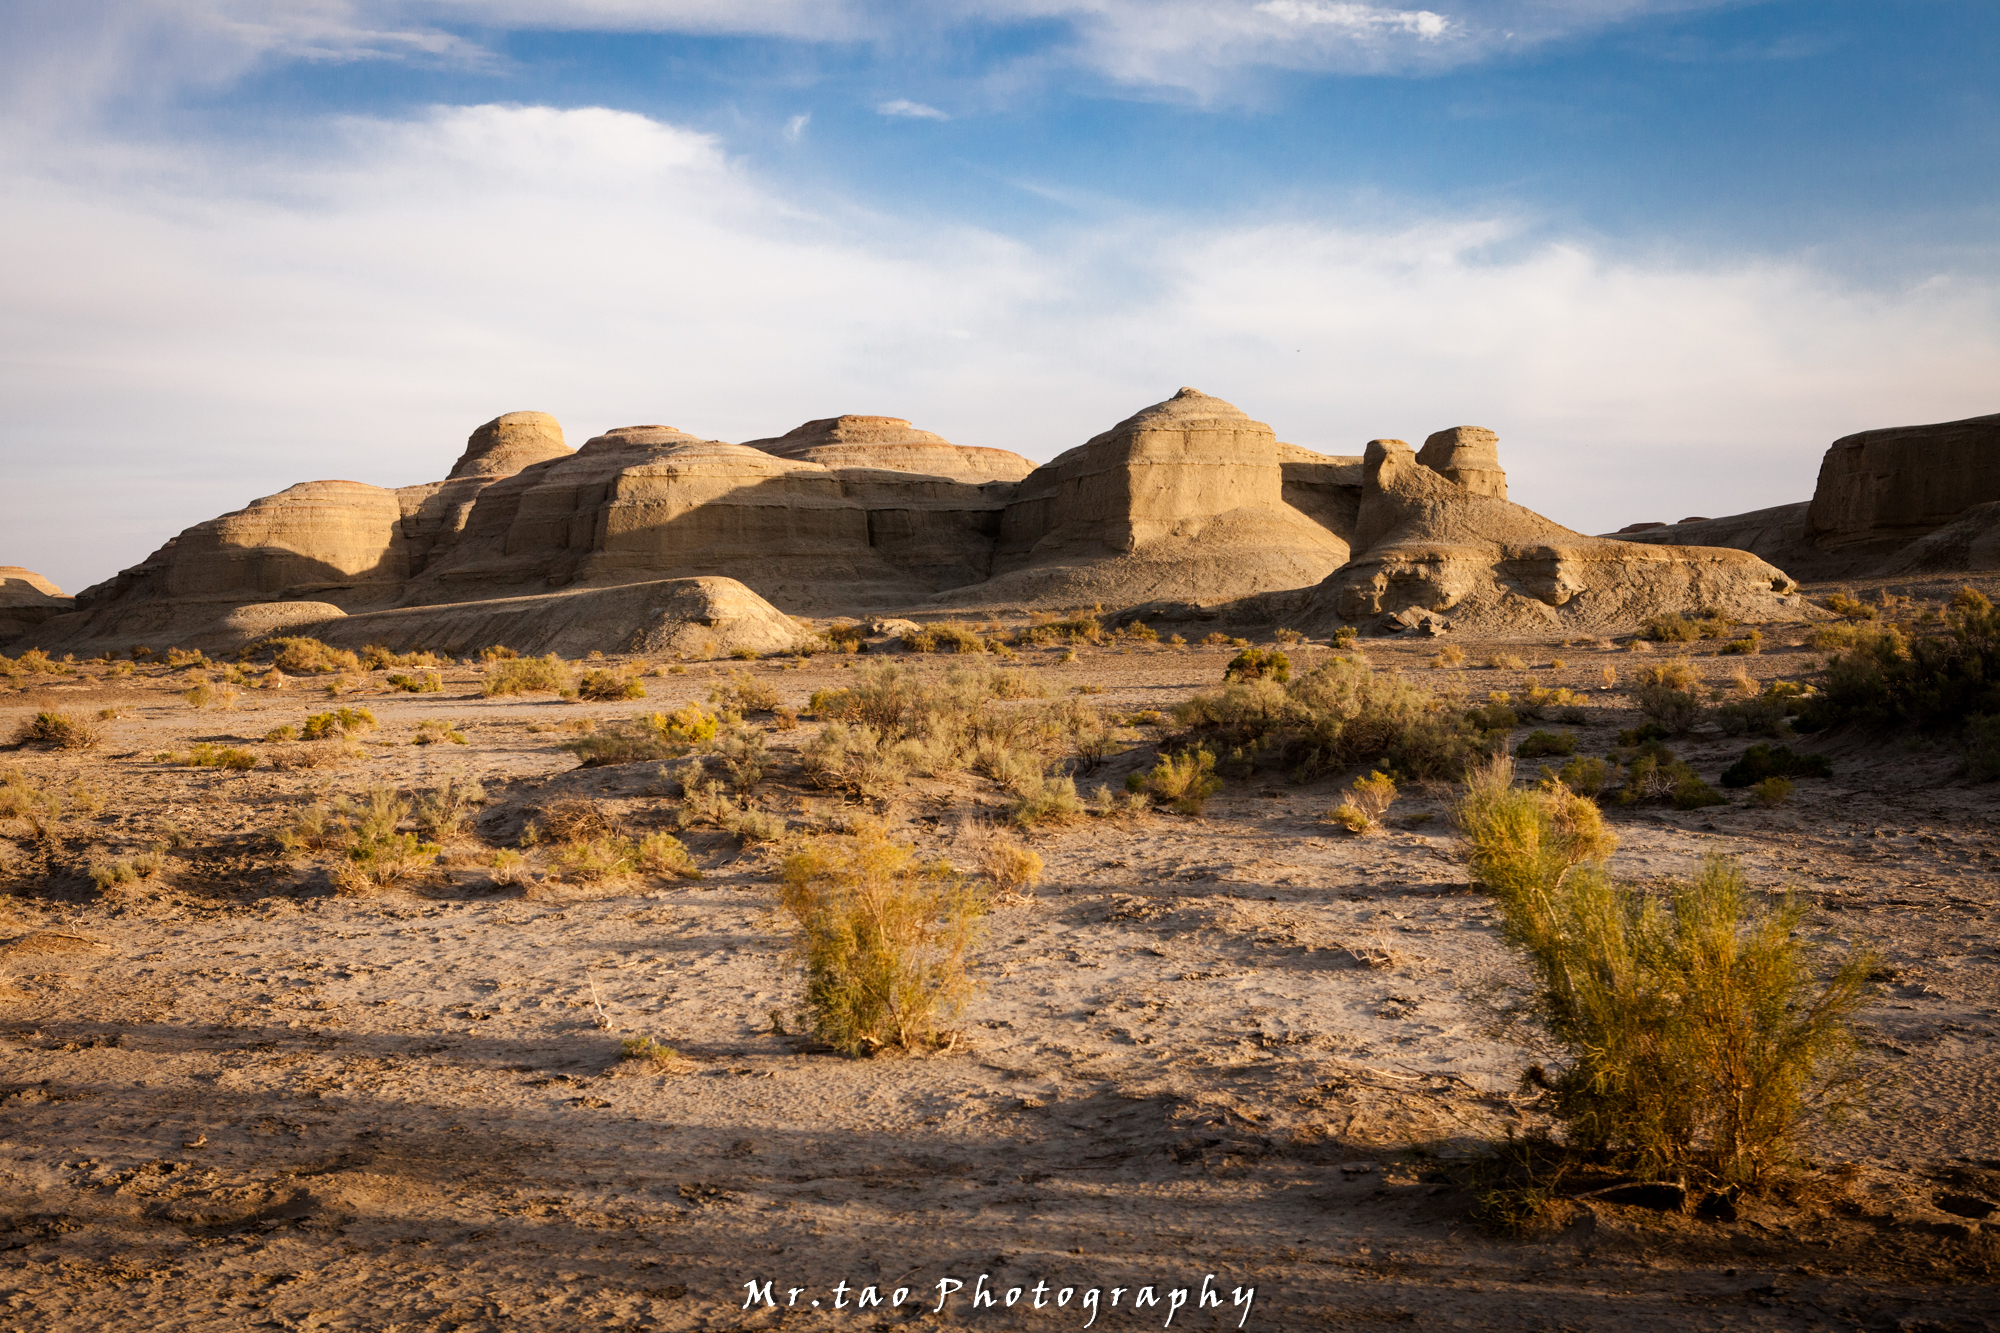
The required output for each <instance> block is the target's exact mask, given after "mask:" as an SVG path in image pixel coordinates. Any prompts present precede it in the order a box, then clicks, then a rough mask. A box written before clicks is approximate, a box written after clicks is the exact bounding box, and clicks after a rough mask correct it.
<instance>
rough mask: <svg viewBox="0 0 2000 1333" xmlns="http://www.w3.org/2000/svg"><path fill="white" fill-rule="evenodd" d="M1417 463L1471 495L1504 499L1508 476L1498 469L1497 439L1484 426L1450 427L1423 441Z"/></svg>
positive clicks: (1498, 444)
mask: <svg viewBox="0 0 2000 1333" xmlns="http://www.w3.org/2000/svg"><path fill="white" fill-rule="evenodd" d="M1417 461H1418V462H1419V463H1422V464H1423V465H1424V466H1425V467H1427V468H1429V469H1430V470H1431V471H1433V472H1435V473H1437V474H1438V475H1439V476H1442V477H1444V478H1446V479H1447V480H1450V481H1455V482H1457V483H1458V484H1459V485H1460V486H1463V487H1464V488H1465V489H1466V490H1468V491H1470V492H1471V493H1472V494H1474V495H1490V496H1492V497H1493V498H1494V499H1496V500H1504V499H1506V498H1507V474H1506V473H1505V472H1504V471H1502V470H1501V467H1500V437H1499V436H1498V435H1495V434H1494V433H1493V432H1492V431H1490V430H1487V429H1486V428H1485V427H1484V426H1453V427H1452V428H1451V429H1450V430H1441V431H1438V432H1436V433H1435V434H1433V435H1430V436H1427V437H1426V438H1425V440H1424V447H1423V448H1422V449H1419V450H1418V451H1417Z"/></svg>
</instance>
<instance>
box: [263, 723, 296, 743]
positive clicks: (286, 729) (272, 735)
mask: <svg viewBox="0 0 2000 1333" xmlns="http://www.w3.org/2000/svg"><path fill="white" fill-rule="evenodd" d="M298 738H299V729H298V728H297V727H295V726H293V725H292V724H291V723H289V722H286V723H282V724H280V725H278V726H275V727H272V728H271V729H270V730H269V731H267V732H265V733H264V741H265V743H266V744H267V745H282V744H284V743H285V742H286V741H295V740H297V739H298Z"/></svg>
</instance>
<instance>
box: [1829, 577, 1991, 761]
mask: <svg viewBox="0 0 2000 1333" xmlns="http://www.w3.org/2000/svg"><path fill="white" fill-rule="evenodd" d="M1994 714H2000V610H1995V608H1994V606H1993V604H1992V603H1991V602H1990V601H1988V600H1987V599H1986V598H1985V597H1984V596H1983V595H1981V594H1980V593H1978V592H1976V591H1974V590H1973V589H1971V588H1966V589H1964V590H1962V591H1961V592H1960V593H1959V594H1958V595H1957V596H1956V597H1954V598H1953V599H1952V601H1951V604H1950V606H1949V607H1947V608H1946V610H1945V612H1944V614H1943V616H1942V618H1941V620H1940V622H1939V623H1938V624H1937V625H1935V626H1913V627H1907V628H1906V627H1904V626H1899V625H1889V626H1887V627H1886V628H1884V629H1882V630H1881V631H1879V632H1865V633H1863V634H1860V635H1857V637H1856V639H1855V642H1854V644H1853V646H1852V647H1850V648H1848V649H1847V650H1846V651H1844V652H1841V653H1838V654H1837V655H1835V656H1834V657H1833V658H1832V659H1831V660H1830V661H1829V662H1828V663H1827V672H1826V684H1825V687H1824V688H1823V689H1822V690H1821V691H1820V693H1818V694H1817V695H1815V696H1814V697H1813V698H1812V699H1810V700H1808V701H1807V703H1806V706H1805V709H1804V711H1803V713H1802V715H1801V716H1800V717H1799V719H1798V722H1797V726H1798V728H1799V730H1801V731H1817V730H1821V729H1823V728H1825V727H1829V726H1834V725H1836V724H1839V723H1844V722H1856V723H1860V724H1863V725H1867V726H1909V727H1916V728H1921V729H1925V730H1942V729H1946V728H1958V727H1962V726H1963V725H1965V724H1966V723H1967V722H1968V721H1969V720H1970V719H1972V718H1974V717H1982V716H1991V715H1994Z"/></svg>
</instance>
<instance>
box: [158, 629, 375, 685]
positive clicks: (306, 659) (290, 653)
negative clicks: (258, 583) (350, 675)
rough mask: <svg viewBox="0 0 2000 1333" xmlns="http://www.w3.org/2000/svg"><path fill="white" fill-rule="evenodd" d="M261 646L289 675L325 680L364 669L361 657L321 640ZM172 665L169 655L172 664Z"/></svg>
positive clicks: (277, 641) (267, 642) (272, 642)
mask: <svg viewBox="0 0 2000 1333" xmlns="http://www.w3.org/2000/svg"><path fill="white" fill-rule="evenodd" d="M259 646H260V647H261V648H263V649H265V650H267V651H269V652H270V653H271V654H272V658H271V665H272V666H273V667H275V668H276V669H277V670H279V671H281V672H284V673H285V674H287V675H292V676H323V675H328V674H331V673H333V672H337V671H359V670H360V669H361V659H360V658H359V657H357V656H355V655H354V654H353V653H351V652H348V651H347V650H346V649H345V648H330V647H328V646H327V645H326V644H324V643H321V642H320V641H319V640H318V639H306V638H278V639H267V640H265V641H264V642H263V643H262V644H261V645H259ZM171 661H172V659H171V655H170V656H169V663H170V664H171Z"/></svg>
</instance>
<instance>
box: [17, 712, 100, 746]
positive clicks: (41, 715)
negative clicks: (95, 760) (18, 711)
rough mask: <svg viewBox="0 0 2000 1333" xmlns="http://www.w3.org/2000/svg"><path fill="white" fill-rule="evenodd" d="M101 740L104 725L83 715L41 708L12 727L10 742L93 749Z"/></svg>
mask: <svg viewBox="0 0 2000 1333" xmlns="http://www.w3.org/2000/svg"><path fill="white" fill-rule="evenodd" d="M103 741H104V728H103V727H102V726H100V725H98V723H97V722H96V721H94V720H93V719H91V718H87V717H79V716H77V715H76V714H74V713H58V712H54V711H51V710H49V709H46V708H45V709H43V710H41V711H40V712H38V713H36V714H35V715H34V716H33V717H31V718H26V719H24V720H23V721H22V722H21V724H20V725H19V726H17V727H16V728H14V744H16V745H46V746H48V747H49V748H50V749H55V750H94V749H96V748H97V747H98V746H99V745H100V744H102V743H103Z"/></svg>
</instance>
